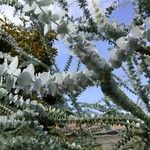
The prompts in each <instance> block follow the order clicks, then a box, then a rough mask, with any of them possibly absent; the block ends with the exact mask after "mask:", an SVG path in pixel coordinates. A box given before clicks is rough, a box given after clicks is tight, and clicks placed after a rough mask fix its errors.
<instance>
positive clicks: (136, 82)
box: [0, 0, 150, 150]
mask: <svg viewBox="0 0 150 150" xmlns="http://www.w3.org/2000/svg"><path fill="white" fill-rule="evenodd" d="M146 2H147V1H146V0H141V1H138V2H136V1H133V6H134V7H135V11H136V15H135V18H134V19H133V21H132V23H131V25H130V26H127V25H119V24H118V23H117V22H113V23H112V22H111V21H110V20H109V16H110V15H111V13H112V11H114V10H115V9H116V8H117V7H119V5H117V3H114V4H115V5H112V6H110V7H109V8H107V12H106V13H101V11H100V9H99V8H98V6H97V4H96V3H95V2H94V1H93V4H94V5H93V6H94V7H93V8H94V15H95V16H92V15H93V14H91V12H90V10H89V9H88V7H87V6H88V3H87V1H86V0H78V1H77V3H78V6H79V7H80V9H81V10H82V12H83V16H82V17H80V18H76V19H75V18H74V17H70V16H69V15H68V8H69V5H68V2H67V1H66V0H63V1H60V0H57V1H54V0H31V1H30V0H25V1H24V3H21V2H18V1H14V0H13V1H11V0H9V1H0V5H2V4H5V5H10V6H12V7H14V8H15V13H16V14H17V15H19V16H21V18H20V19H21V20H22V25H19V26H17V25H15V24H12V23H11V22H10V21H8V19H9V18H8V19H7V18H5V17H4V16H3V17H2V18H0V23H1V24H0V149H2V150H10V149H12V150H16V149H20V150H30V149H31V150H34V149H37V150H42V149H44V150H80V149H81V150H88V149H89V150H96V149H116V150H119V149H122V150H125V149H133V150H134V149H137V150H138V149H145V150H148V149H149V147H150V145H149V140H150V116H149V112H150V99H149V97H150V95H149V93H150V88H149V84H150V72H149V71H150V68H149V64H150V61H149V60H150V52H149V46H148V42H149V29H147V26H145V25H144V21H146V20H147V19H148V17H149V14H150V12H149V7H148V5H146ZM120 3H121V2H120ZM47 6H48V7H47ZM49 6H50V7H49ZM53 7H55V8H56V7H57V8H58V11H57V10H56V11H53ZM49 8H50V10H49ZM22 16H23V17H22ZM27 16H28V17H29V20H26V19H25V18H26V17H27ZM27 23H29V25H27ZM55 40H62V41H63V42H64V43H65V44H67V45H68V48H69V50H70V56H69V58H68V60H67V61H66V64H65V67H64V69H63V72H62V71H60V69H59V68H58V67H57V65H56V63H55V56H56V54H57V51H58V50H57V49H55V48H53V44H54V41H55ZM95 40H97V41H101V40H102V41H108V42H109V44H111V48H110V50H109V62H107V61H105V60H104V59H103V58H102V57H101V56H100V55H99V53H98V52H97V49H96V46H95V45H94V41H95ZM74 56H76V57H78V59H79V62H78V64H77V68H76V72H70V66H71V63H72V60H73V58H74ZM81 64H84V65H85V67H86V69H81V67H80V66H81ZM121 67H122V71H123V72H124V74H125V78H124V77H119V76H118V75H116V74H115V73H114V72H113V71H114V70H115V69H117V68H120V69H121ZM143 79H144V82H143V81H142V80H143ZM92 86H97V87H98V88H100V90H101V92H103V94H104V98H102V99H101V100H100V101H99V102H98V103H92V101H91V103H84V102H80V103H79V102H78V96H79V95H80V94H82V92H84V90H86V88H87V87H92ZM124 88H125V89H126V90H127V91H128V92H130V93H132V94H134V96H133V97H130V96H129V95H128V93H126V90H125V89H124ZM136 96H137V99H136ZM134 97H135V98H134ZM108 135H110V136H111V137H113V139H114V138H115V137H117V138H118V139H117V140H116V141H114V142H112V143H108V145H109V144H110V145H109V148H108V147H107V146H106V145H105V144H104V143H105V142H104V141H103V138H102V137H104V136H106V137H108V139H107V141H106V142H108V141H109V136H108ZM98 140H99V141H98ZM135 145H136V147H135Z"/></svg>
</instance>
